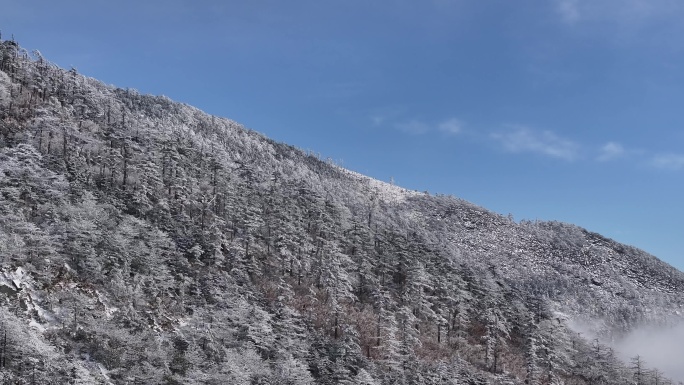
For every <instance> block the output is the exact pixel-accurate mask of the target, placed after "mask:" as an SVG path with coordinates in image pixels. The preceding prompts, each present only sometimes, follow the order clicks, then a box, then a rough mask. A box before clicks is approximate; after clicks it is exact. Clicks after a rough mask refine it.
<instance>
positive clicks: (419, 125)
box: [394, 120, 430, 135]
mask: <svg viewBox="0 0 684 385" xmlns="http://www.w3.org/2000/svg"><path fill="white" fill-rule="evenodd" d="M394 127H396V128H397V129H399V130H401V131H404V132H405V133H407V134H413V135H421V134H425V133H427V132H428V131H430V125H428V124H427V123H425V122H421V121H419V120H411V121H409V122H404V123H397V124H395V125H394Z"/></svg>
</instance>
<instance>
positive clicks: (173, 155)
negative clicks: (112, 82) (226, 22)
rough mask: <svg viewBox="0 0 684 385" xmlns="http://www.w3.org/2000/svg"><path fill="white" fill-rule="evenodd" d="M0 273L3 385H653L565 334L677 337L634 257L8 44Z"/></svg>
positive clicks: (655, 270) (0, 117)
mask: <svg viewBox="0 0 684 385" xmlns="http://www.w3.org/2000/svg"><path fill="white" fill-rule="evenodd" d="M0 263H1V265H0V314H1V317H2V320H1V321H2V325H1V327H2V330H0V333H2V334H0V338H1V339H0V378H2V379H3V380H5V381H8V382H10V383H11V381H14V382H19V383H22V382H21V381H23V383H36V384H49V383H53V384H57V383H60V384H61V383H82V384H90V383H113V384H126V383H130V384H132V383H138V384H155V383H159V384H345V383H349V384H403V383H406V384H409V383H410V384H461V383H469V384H487V383H492V384H497V383H500V384H522V383H536V384H561V383H565V384H597V383H605V384H624V383H629V382H630V381H633V380H634V379H635V378H638V380H639V383H641V384H645V383H656V382H658V381H660V382H659V383H662V381H664V380H663V379H661V378H659V377H658V375H654V373H657V372H653V371H647V370H645V369H644V367H643V363H641V362H637V364H638V365H637V366H635V363H634V362H632V363H629V364H625V363H621V362H619V360H618V359H617V358H616V357H615V354H613V352H612V350H610V349H607V348H605V347H603V346H601V345H599V344H598V343H597V342H594V341H587V340H585V339H584V336H582V335H578V334H577V333H576V332H575V331H573V330H571V329H570V328H569V326H568V325H569V324H570V322H571V321H572V322H576V321H584V322H587V323H591V324H593V325H594V328H595V330H596V332H597V333H600V334H603V335H605V336H608V337H614V336H617V335H619V334H621V333H624V332H627V331H629V330H631V329H633V328H634V327H636V326H638V325H641V324H643V323H654V322H655V323H658V324H662V325H665V324H669V323H673V322H675V321H677V320H678V319H679V316H678V313H677V312H678V311H679V310H681V306H682V294H683V293H684V276H683V275H682V273H681V272H679V271H677V270H675V269H674V268H672V267H670V266H668V265H667V264H665V263H663V262H661V261H659V260H657V259H656V258H655V257H653V256H650V255H648V254H646V253H644V252H642V251H640V250H637V249H634V248H631V247H628V246H624V245H620V244H617V243H616V242H613V241H611V240H608V239H605V238H603V237H601V236H600V235H597V234H593V233H590V232H588V231H586V230H584V229H581V228H578V227H575V226H572V225H567V224H562V223H555V222H552V223H547V222H521V223H516V222H514V221H512V220H511V219H509V218H507V217H503V216H501V215H498V214H495V213H492V212H489V211H487V210H485V209H483V208H480V207H476V206H474V205H472V204H469V203H468V202H465V201H462V200H459V199H456V198H453V197H448V196H431V195H428V194H424V193H417V192H413V191H407V190H404V189H402V188H400V187H397V186H392V185H389V184H385V183H382V182H379V181H375V180H372V179H370V178H367V177H365V176H362V175H359V174H356V173H354V172H351V171H347V170H344V169H342V168H340V167H338V166H336V165H334V164H332V163H331V162H327V161H323V160H321V159H319V158H318V157H316V156H315V155H313V154H308V153H306V152H303V151H301V150H299V149H296V148H294V147H291V146H288V145H285V144H282V143H276V142H274V141H272V140H270V139H268V138H266V137H264V136H262V135H261V134H259V133H256V132H253V131H250V130H248V129H245V128H244V127H242V126H240V125H239V124H237V123H235V122H233V121H230V120H227V119H224V118H218V117H214V116H210V115H208V114H205V113H203V112H201V111H199V110H197V109H195V108H193V107H190V106H187V105H183V104H179V103H175V102H172V101H171V100H169V99H168V98H166V97H156V96H148V95H141V94H139V93H137V92H136V91H134V90H130V89H119V88H115V87H111V86H106V85H104V84H102V83H100V82H98V81H96V80H94V79H90V78H87V77H84V76H83V75H81V74H78V73H77V72H76V71H75V70H69V71H67V70H63V69H60V68H58V67H56V66H54V65H52V64H50V63H49V62H48V61H47V60H45V59H44V58H42V57H41V56H40V55H39V54H38V53H33V54H29V53H27V52H25V51H23V50H22V49H21V48H20V47H19V46H18V45H17V44H16V43H15V42H13V41H4V42H0ZM637 367H638V370H637V369H635V368H637ZM635 375H636V377H635ZM656 378H659V379H656Z"/></svg>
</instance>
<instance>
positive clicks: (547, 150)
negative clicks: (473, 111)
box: [491, 126, 578, 161]
mask: <svg viewBox="0 0 684 385" xmlns="http://www.w3.org/2000/svg"><path fill="white" fill-rule="evenodd" d="M491 138H492V139H494V140H496V141H498V142H499V143H501V145H502V146H503V147H504V148H505V149H506V150H507V151H510V152H514V153H521V152H533V153H537V154H542V155H546V156H550V157H553V158H559V159H564V160H568V161H571V160H574V159H576V158H577V156H578V145H577V144H576V143H575V142H573V141H571V140H568V139H565V138H561V137H559V136H558V135H556V134H554V133H553V132H551V131H534V130H532V129H530V128H527V127H524V126H510V130H509V131H508V132H505V133H495V134H492V135H491Z"/></svg>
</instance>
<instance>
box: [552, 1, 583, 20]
mask: <svg viewBox="0 0 684 385" xmlns="http://www.w3.org/2000/svg"><path fill="white" fill-rule="evenodd" d="M578 3H579V1H578V0H558V1H556V11H557V12H558V14H559V15H560V17H561V18H562V19H563V21H565V22H566V23H575V22H577V21H579V19H580V10H579V4H578Z"/></svg>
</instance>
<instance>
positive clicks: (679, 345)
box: [613, 324, 684, 382]
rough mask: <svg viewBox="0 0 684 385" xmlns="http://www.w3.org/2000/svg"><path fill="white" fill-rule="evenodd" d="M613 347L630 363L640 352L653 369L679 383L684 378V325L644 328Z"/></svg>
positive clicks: (647, 364)
mask: <svg viewBox="0 0 684 385" xmlns="http://www.w3.org/2000/svg"><path fill="white" fill-rule="evenodd" d="M613 347H614V348H615V350H616V352H617V353H618V356H619V357H620V358H622V359H623V360H624V361H625V362H627V363H628V365H629V363H630V359H631V358H632V357H635V356H637V355H639V356H641V358H642V359H643V360H644V361H645V365H646V367H648V368H649V369H654V368H657V369H659V370H660V371H662V372H663V374H664V375H665V376H666V377H669V378H670V379H672V380H673V381H675V382H677V381H684V324H679V325H677V326H673V327H666V328H654V327H644V328H640V329H637V330H635V331H634V332H632V333H630V334H629V335H628V336H627V337H625V338H624V339H622V340H621V341H619V342H617V343H614V344H613Z"/></svg>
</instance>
